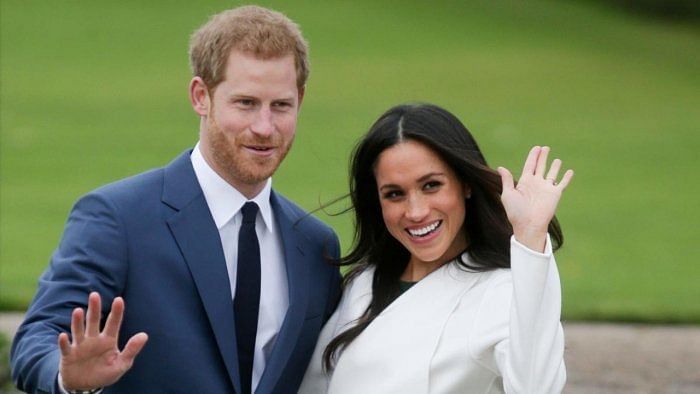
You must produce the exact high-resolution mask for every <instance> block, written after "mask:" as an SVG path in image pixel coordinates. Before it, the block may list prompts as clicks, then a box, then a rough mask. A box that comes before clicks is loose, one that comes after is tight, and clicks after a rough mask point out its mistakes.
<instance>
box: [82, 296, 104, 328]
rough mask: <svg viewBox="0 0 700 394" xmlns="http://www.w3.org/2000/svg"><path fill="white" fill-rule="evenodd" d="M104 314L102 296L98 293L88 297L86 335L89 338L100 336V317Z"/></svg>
mask: <svg viewBox="0 0 700 394" xmlns="http://www.w3.org/2000/svg"><path fill="white" fill-rule="evenodd" d="M101 314H102V302H101V300H100V295H99V294H97V293H96V292H94V291H93V292H92V293H90V296H89V297H88V309H87V316H86V318H85V320H86V324H85V334H86V335H87V336H89V337H90V336H92V337H94V336H97V335H99V334H100V315H101Z"/></svg>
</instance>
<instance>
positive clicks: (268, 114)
mask: <svg viewBox="0 0 700 394" xmlns="http://www.w3.org/2000/svg"><path fill="white" fill-rule="evenodd" d="M250 130H251V131H252V132H253V133H254V134H257V135H259V136H261V137H268V136H270V135H271V134H272V132H273V131H274V130H275V126H274V123H273V119H272V111H270V108H267V107H263V108H261V109H260V111H258V113H257V115H256V118H255V121H254V122H253V123H252V124H251V125H250Z"/></svg>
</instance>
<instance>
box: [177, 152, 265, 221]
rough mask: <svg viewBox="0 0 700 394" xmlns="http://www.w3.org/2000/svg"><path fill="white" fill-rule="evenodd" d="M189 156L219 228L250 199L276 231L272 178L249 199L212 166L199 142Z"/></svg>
mask: <svg viewBox="0 0 700 394" xmlns="http://www.w3.org/2000/svg"><path fill="white" fill-rule="evenodd" d="M190 160H191V161H192V167H193V168H194V173H195V175H196V176H197V181H198V182H199V186H200V187H201V188H202V192H204V198H205V199H206V201H207V205H209V211H211V215H212V217H213V218H214V223H216V227H217V229H219V230H220V229H221V228H222V227H223V226H225V225H226V224H227V223H228V222H229V221H230V220H231V219H232V218H233V217H234V216H235V215H236V214H237V213H238V211H240V210H241V208H242V207H243V204H245V203H246V202H247V201H254V202H255V203H256V204H258V207H260V214H261V216H262V218H263V222H264V223H265V227H266V228H267V230H268V231H269V232H270V233H272V232H274V226H273V222H272V220H273V218H272V206H270V193H271V192H272V178H268V179H267V182H266V183H265V187H264V188H263V189H262V190H261V191H260V193H258V195H257V196H255V197H254V198H253V199H252V200H248V199H247V198H246V197H245V196H244V195H243V194H241V192H239V191H238V190H236V188H234V187H233V186H231V185H230V184H229V183H228V182H226V181H225V180H224V179H223V178H222V177H221V176H219V174H217V173H216V171H214V169H212V168H211V167H210V166H209V163H207V161H206V160H205V159H204V156H202V152H201V150H200V149H199V142H197V145H196V146H195V147H194V149H193V150H192V154H191V155H190Z"/></svg>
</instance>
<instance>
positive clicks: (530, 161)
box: [521, 146, 542, 176]
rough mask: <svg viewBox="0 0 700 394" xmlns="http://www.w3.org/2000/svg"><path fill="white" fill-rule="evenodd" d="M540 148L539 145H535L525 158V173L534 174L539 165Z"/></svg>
mask: <svg viewBox="0 0 700 394" xmlns="http://www.w3.org/2000/svg"><path fill="white" fill-rule="evenodd" d="M541 149H542V148H540V147H539V146H533V147H532V149H530V153H528V155H527V159H525V165H523V173H522V175H521V176H523V175H526V174H527V175H532V174H534V173H535V167H536V166H537V157H538V156H539V155H540V150H541Z"/></svg>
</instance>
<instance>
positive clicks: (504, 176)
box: [497, 167, 515, 192]
mask: <svg viewBox="0 0 700 394" xmlns="http://www.w3.org/2000/svg"><path fill="white" fill-rule="evenodd" d="M497 171H498V174H499V175H500V176H501V183H502V184H503V191H504V192H505V191H507V190H513V188H514V187H515V186H514V185H513V174H511V173H510V171H508V170H507V169H506V168H503V167H498V168H497Z"/></svg>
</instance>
